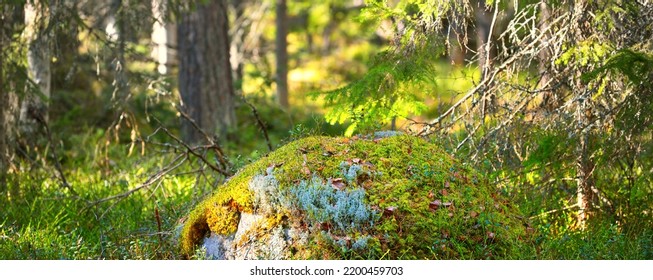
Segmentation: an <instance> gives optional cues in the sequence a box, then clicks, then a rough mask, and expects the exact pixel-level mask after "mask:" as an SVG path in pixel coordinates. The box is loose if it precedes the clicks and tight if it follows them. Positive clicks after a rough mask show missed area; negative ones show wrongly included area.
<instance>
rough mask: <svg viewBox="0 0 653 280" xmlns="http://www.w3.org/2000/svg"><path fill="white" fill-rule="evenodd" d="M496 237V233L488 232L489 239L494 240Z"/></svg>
mask: <svg viewBox="0 0 653 280" xmlns="http://www.w3.org/2000/svg"><path fill="white" fill-rule="evenodd" d="M495 236H496V235H495V234H494V232H491V231H488V232H487V238H489V239H494V237H495Z"/></svg>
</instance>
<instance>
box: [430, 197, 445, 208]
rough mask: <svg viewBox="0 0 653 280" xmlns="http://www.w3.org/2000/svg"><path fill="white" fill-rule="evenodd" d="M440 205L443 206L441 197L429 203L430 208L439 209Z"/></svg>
mask: <svg viewBox="0 0 653 280" xmlns="http://www.w3.org/2000/svg"><path fill="white" fill-rule="evenodd" d="M440 206H442V201H441V200H439V199H436V200H434V201H431V203H429V209H431V210H438V208H440Z"/></svg>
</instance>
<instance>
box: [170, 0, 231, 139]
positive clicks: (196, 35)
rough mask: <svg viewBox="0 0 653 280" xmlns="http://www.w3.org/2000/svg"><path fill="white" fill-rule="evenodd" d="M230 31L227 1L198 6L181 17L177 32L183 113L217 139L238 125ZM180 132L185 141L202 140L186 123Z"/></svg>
mask: <svg viewBox="0 0 653 280" xmlns="http://www.w3.org/2000/svg"><path fill="white" fill-rule="evenodd" d="M228 32H229V19H228V18H227V1H226V0H211V1H208V3H206V4H201V5H198V6H197V9H196V10H194V11H192V12H189V13H187V14H185V15H183V16H182V18H181V21H180V23H179V26H178V32H177V35H178V46H179V49H178V55H179V94H180V95H181V100H182V110H184V111H185V112H186V113H187V114H188V115H189V116H190V117H191V118H192V119H193V120H194V121H195V122H196V124H197V125H198V126H199V127H200V128H201V129H202V130H204V131H205V132H207V133H209V134H212V135H213V134H217V135H218V136H224V135H226V133H227V130H228V128H229V127H231V126H233V125H235V124H236V113H235V108H234V107H235V105H234V90H233V82H232V77H231V67H230V65H229V38H228ZM181 131H182V135H183V138H184V140H185V141H188V142H191V143H197V142H199V141H200V140H201V139H202V137H201V133H200V132H199V131H197V130H196V129H195V128H194V127H193V125H192V124H191V123H190V122H189V121H187V120H183V121H182V128H181Z"/></svg>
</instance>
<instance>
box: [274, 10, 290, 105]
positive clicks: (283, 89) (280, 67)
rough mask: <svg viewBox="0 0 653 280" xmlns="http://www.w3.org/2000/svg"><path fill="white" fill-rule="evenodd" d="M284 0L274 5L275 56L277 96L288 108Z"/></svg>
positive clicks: (286, 22)
mask: <svg viewBox="0 0 653 280" xmlns="http://www.w3.org/2000/svg"><path fill="white" fill-rule="evenodd" d="M286 12H287V8H286V0H277V6H276V13H277V18H276V25H277V34H276V41H275V42H276V57H277V98H278V99H279V104H280V105H281V107H283V108H288V105H289V104H288V49H287V47H288V42H287V41H286V36H287V35H288V17H287V15H286Z"/></svg>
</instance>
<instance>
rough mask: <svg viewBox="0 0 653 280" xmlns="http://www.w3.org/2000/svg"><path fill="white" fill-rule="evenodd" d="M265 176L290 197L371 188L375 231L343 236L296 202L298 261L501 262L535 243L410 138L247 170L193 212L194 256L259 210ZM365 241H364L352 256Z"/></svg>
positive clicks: (491, 199) (322, 141)
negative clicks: (315, 181) (302, 231)
mask: <svg viewBox="0 0 653 280" xmlns="http://www.w3.org/2000/svg"><path fill="white" fill-rule="evenodd" d="M354 165H355V166H356V167H355V168H354V169H352V168H351V167H352V166H354ZM352 170H353V171H352ZM266 173H271V174H274V176H275V178H276V179H277V180H278V182H279V191H280V192H283V193H284V194H286V195H292V194H293V192H292V191H288V190H289V188H295V187H298V186H301V185H302V182H310V181H311V180H312V178H314V177H318V178H321V179H322V180H323V182H327V181H328V180H329V179H332V180H335V181H337V182H339V184H342V185H339V186H338V187H344V188H346V189H352V190H354V189H359V190H360V189H363V190H364V191H365V194H366V197H365V200H366V201H365V203H367V205H368V206H369V207H370V209H372V210H374V213H375V215H373V217H371V218H370V219H371V221H370V226H366V227H359V228H355V229H351V230H348V231H343V230H339V231H338V230H333V229H331V228H330V227H329V225H326V226H325V225H324V221H322V220H324V219H322V220H321V221H322V222H321V223H318V222H316V221H315V219H311V218H310V217H308V216H306V215H305V214H308V213H306V212H304V211H305V210H306V209H304V211H302V208H301V207H300V206H298V204H297V203H289V205H287V206H286V207H287V208H288V209H285V210H283V211H282V212H284V213H291V212H292V213H293V215H287V216H286V215H284V217H286V218H287V219H289V221H287V222H284V226H286V227H287V226H288V225H289V224H293V223H294V224H302V223H303V224H306V226H308V227H309V228H311V230H310V232H311V237H310V242H309V243H308V244H307V245H306V246H302V247H301V248H295V249H294V251H296V254H295V255H294V257H295V258H336V259H339V258H372V259H378V258H386V259H450V258H462V259H479V258H480V259H484V258H501V257H502V256H508V255H509V252H510V251H511V250H513V249H514V248H516V247H518V246H519V245H518V243H519V242H523V240H526V239H527V237H526V236H525V233H524V227H523V226H522V225H521V223H519V221H518V220H517V219H516V218H515V217H516V215H515V214H514V212H515V210H514V209H513V207H512V206H511V205H510V204H509V203H508V202H507V201H505V200H503V199H502V198H501V197H500V196H499V194H498V193H497V190H495V189H493V188H492V187H491V186H489V185H488V184H487V182H486V181H485V180H484V179H483V177H482V176H481V175H480V174H477V173H476V172H475V171H473V170H470V169H469V168H467V167H465V166H463V165H461V164H460V163H459V162H457V161H456V160H455V159H454V158H452V157H451V156H450V155H448V154H446V153H445V152H444V151H443V150H442V149H441V148H440V147H438V146H437V145H434V144H431V143H428V142H426V141H424V140H423V139H420V138H416V137H410V136H394V137H389V138H383V139H378V140H371V139H359V138H329V137H309V138H305V139H301V140H298V141H294V142H291V143H289V144H287V145H286V146H284V147H281V148H279V149H278V150H276V151H274V152H272V153H270V154H269V155H268V156H266V157H264V158H262V159H260V160H259V161H257V162H255V163H252V164H250V165H248V166H247V167H245V168H243V169H242V170H241V171H240V172H238V173H237V174H236V175H235V176H234V177H233V178H231V179H230V180H229V181H228V182H227V183H225V184H224V185H223V186H222V187H220V189H219V190H218V191H217V192H216V193H215V194H214V195H213V196H211V197H210V198H208V199H207V200H206V201H204V202H203V203H201V204H200V205H199V206H198V207H197V208H196V209H195V210H193V212H192V213H191V214H190V218H189V221H188V222H187V223H186V224H185V227H184V230H183V231H182V237H181V238H182V242H181V244H182V245H183V246H182V249H183V250H184V251H185V252H186V253H191V252H193V251H194V246H195V244H198V243H199V241H200V240H201V238H203V237H204V236H206V234H208V232H209V231H212V232H215V233H218V234H232V233H234V232H235V231H236V229H237V223H238V217H239V213H241V212H248V213H251V212H252V211H254V209H253V202H252V200H253V194H252V192H251V190H249V182H250V181H251V179H252V178H253V176H255V175H257V174H266ZM352 174H353V175H352ZM340 179H342V180H340ZM303 186H304V187H306V183H304V184H303ZM295 194H296V192H295ZM294 200H295V201H296V199H294ZM290 201H293V199H291V200H290ZM288 216H289V217H288ZM279 217H280V216H277V217H276V218H274V219H280V218H279ZM266 224H269V223H266ZM273 224H275V225H277V224H279V223H273ZM264 228H267V227H264ZM264 228H263V229H262V230H264ZM363 236H365V238H366V240H365V242H363V241H360V242H359V243H358V244H357V245H356V250H353V249H352V247H353V246H352V244H354V243H356V240H359V239H360V238H361V237H363ZM352 240H354V241H352ZM361 244H365V245H366V246H367V249H361V247H363V246H361Z"/></svg>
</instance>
